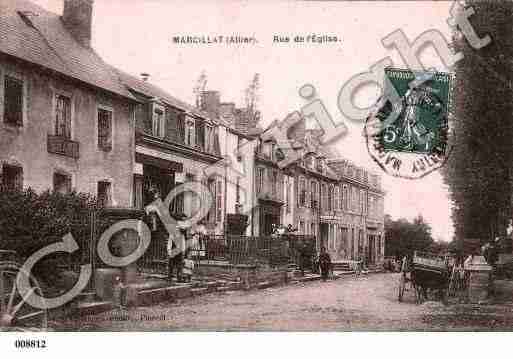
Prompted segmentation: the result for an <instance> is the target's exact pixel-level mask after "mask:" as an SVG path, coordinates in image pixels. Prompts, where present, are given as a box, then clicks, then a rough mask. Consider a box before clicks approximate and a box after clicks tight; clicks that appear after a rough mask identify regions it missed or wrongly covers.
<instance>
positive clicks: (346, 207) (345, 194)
mask: <svg viewBox="0 0 513 359" xmlns="http://www.w3.org/2000/svg"><path fill="white" fill-rule="evenodd" d="M348 208H349V191H348V189H347V185H344V210H345V211H347V210H348Z"/></svg>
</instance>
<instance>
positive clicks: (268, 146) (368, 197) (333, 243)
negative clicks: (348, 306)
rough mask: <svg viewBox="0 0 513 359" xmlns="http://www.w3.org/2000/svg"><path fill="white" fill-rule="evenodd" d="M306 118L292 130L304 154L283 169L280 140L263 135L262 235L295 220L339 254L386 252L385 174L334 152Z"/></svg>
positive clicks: (258, 219) (259, 178)
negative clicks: (363, 166) (275, 226)
mask: <svg viewBox="0 0 513 359" xmlns="http://www.w3.org/2000/svg"><path fill="white" fill-rule="evenodd" d="M321 134H322V132H321V131H320V130H311V129H307V128H306V120H305V119H302V120H301V121H299V122H298V123H297V124H295V125H294V126H293V127H292V128H291V129H289V131H288V137H289V140H290V141H291V145H292V147H293V148H294V149H295V150H296V151H297V152H298V153H299V154H300V159H299V160H297V161H295V162H294V163H292V164H290V165H288V166H287V167H285V168H284V169H280V168H279V167H278V165H277V162H278V161H279V158H278V155H279V153H280V149H279V147H278V144H277V143H276V142H275V141H272V140H270V141H267V142H264V141H260V144H259V147H258V150H257V153H256V159H255V181H256V183H257V186H256V192H255V196H256V202H257V207H256V214H257V215H256V216H255V223H254V224H253V225H254V227H255V228H257V230H256V231H255V234H257V235H268V234H269V229H270V228H271V226H272V224H283V225H288V224H292V225H293V226H294V227H295V228H297V230H298V231H297V233H298V234H303V235H314V236H316V238H317V248H318V249H320V247H321V246H324V247H325V248H326V249H327V250H328V252H329V253H330V254H331V256H332V258H333V259H334V260H338V259H353V260H364V261H365V262H366V263H368V264H370V265H373V264H378V263H379V262H381V261H382V259H383V256H384V246H385V244H384V238H385V236H384V213H383V198H384V195H385V193H384V191H383V190H382V189H381V185H380V177H379V176H378V175H377V174H372V173H370V172H369V171H368V170H366V169H365V168H361V167H358V166H355V165H354V164H352V163H351V162H350V161H348V160H346V159H343V158H338V157H333V154H331V153H330V152H329V151H328V150H326V148H325V147H324V146H322V145H321V143H320V141H319V139H320V136H321Z"/></svg>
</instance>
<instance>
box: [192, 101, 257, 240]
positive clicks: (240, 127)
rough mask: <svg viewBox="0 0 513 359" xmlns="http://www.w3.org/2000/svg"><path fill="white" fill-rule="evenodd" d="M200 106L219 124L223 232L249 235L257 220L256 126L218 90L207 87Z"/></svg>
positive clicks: (219, 167)
mask: <svg viewBox="0 0 513 359" xmlns="http://www.w3.org/2000/svg"><path fill="white" fill-rule="evenodd" d="M200 107H201V109H202V110H203V111H204V112H205V113H207V114H208V115H209V116H210V118H213V119H215V120H216V122H217V123H218V124H219V126H218V127H219V141H220V143H221V156H222V158H223V161H222V163H220V164H219V166H218V169H219V171H220V172H219V175H220V177H221V178H222V186H223V189H224V194H225V195H224V197H223V202H222V207H223V214H224V217H223V218H224V220H223V223H224V226H223V228H222V231H221V232H220V233H226V234H245V235H250V234H251V229H252V225H251V224H252V223H253V222H254V220H253V216H254V213H253V207H254V198H253V195H252V194H253V192H254V190H255V181H254V176H253V171H254V164H255V157H254V153H255V150H256V146H257V141H256V135H255V131H254V130H255V126H253V125H251V124H250V121H248V120H247V119H246V116H245V112H244V110H243V109H240V108H237V107H236V106H235V104H234V103H231V102H230V103H226V102H221V94H220V93H219V92H218V91H204V92H203V93H202V94H201V101H200Z"/></svg>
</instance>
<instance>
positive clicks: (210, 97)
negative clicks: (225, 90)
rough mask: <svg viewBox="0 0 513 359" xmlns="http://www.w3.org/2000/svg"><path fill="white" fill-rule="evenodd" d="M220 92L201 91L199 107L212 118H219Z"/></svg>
mask: <svg viewBox="0 0 513 359" xmlns="http://www.w3.org/2000/svg"><path fill="white" fill-rule="evenodd" d="M220 105H221V94H220V93H219V91H203V92H202V93H201V109H202V110H203V111H205V112H206V113H208V114H209V115H210V116H211V117H213V118H219V106H220Z"/></svg>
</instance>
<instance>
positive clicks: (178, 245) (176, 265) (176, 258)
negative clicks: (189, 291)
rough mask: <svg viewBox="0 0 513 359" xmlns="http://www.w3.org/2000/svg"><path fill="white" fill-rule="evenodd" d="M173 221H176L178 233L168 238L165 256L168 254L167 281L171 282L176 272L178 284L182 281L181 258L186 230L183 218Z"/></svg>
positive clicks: (184, 246)
mask: <svg viewBox="0 0 513 359" xmlns="http://www.w3.org/2000/svg"><path fill="white" fill-rule="evenodd" d="M175 219H177V220H178V223H177V229H178V231H177V232H176V233H175V234H174V235H172V234H170V235H169V236H168V241H167V254H168V280H169V281H170V282H171V281H172V280H173V274H174V273H175V271H176V280H177V281H178V282H180V281H181V280H182V269H183V258H184V252H185V250H186V243H185V240H186V234H187V228H186V227H185V225H184V223H183V221H182V219H183V216H180V217H179V218H176V217H175Z"/></svg>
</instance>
